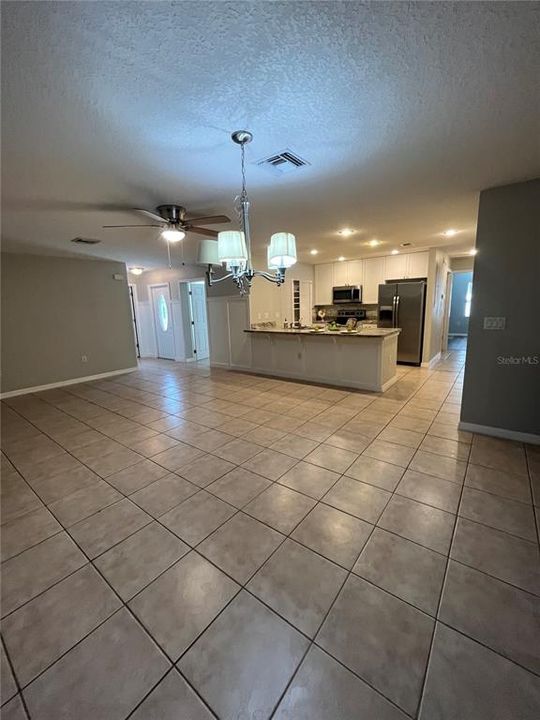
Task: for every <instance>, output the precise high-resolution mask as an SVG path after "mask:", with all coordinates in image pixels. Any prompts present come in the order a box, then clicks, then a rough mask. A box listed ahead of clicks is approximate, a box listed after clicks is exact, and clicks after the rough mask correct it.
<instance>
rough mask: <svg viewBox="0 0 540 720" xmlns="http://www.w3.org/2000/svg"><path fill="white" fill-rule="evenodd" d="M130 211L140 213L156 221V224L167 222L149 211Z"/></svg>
mask: <svg viewBox="0 0 540 720" xmlns="http://www.w3.org/2000/svg"><path fill="white" fill-rule="evenodd" d="M132 210H134V211H135V212H139V213H142V214H143V215H146V216H147V217H149V218H152V220H157V221H158V222H162V223H164V222H167V221H166V220H164V219H163V218H162V217H161V215H158V214H157V213H155V212H152V211H151V210H143V209H142V208H132Z"/></svg>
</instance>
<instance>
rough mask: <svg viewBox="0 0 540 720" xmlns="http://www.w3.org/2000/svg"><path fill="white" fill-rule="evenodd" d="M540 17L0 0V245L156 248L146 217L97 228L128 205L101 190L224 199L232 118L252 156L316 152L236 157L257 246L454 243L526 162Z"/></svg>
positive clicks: (120, 251)
mask: <svg viewBox="0 0 540 720" xmlns="http://www.w3.org/2000/svg"><path fill="white" fill-rule="evenodd" d="M539 25H540V23H539V19H538V4H537V3H521V2H509V3H505V2H493V3H492V2H488V3H467V2H457V3H452V2H436V3H429V2H421V3H406V2H397V3H394V2H374V3H359V2H343V3H341V2H329V3H327V2H285V3H281V2H249V3H244V2H235V3H228V2H3V3H2V41H3V42H2V48H3V50H2V56H3V57H2V60H3V68H2V69H3V96H2V101H3V102H2V107H3V113H2V115H3V158H2V159H3V163H2V170H3V194H4V214H3V242H4V248H5V249H7V250H17V249H20V250H23V251H31V252H35V251H36V250H44V251H47V252H54V253H58V252H81V253H86V254H88V253H93V254H95V255H97V256H100V257H110V258H117V259H122V260H126V261H127V262H128V263H129V264H137V265H143V266H145V267H151V266H159V265H164V263H165V257H166V253H165V249H164V244H163V242H162V241H160V240H159V239H157V238H156V236H155V231H152V230H131V231H105V230H102V229H101V225H103V224H113V223H116V222H124V221H125V222H137V219H138V218H137V216H136V215H134V214H131V213H129V212H120V211H115V210H108V211H98V210H96V209H95V207H96V206H99V205H101V204H104V205H110V206H113V207H114V206H116V205H118V206H128V207H130V206H139V207H141V206H142V207H149V208H152V207H154V206H155V205H157V204H160V203H167V202H179V203H181V204H182V205H185V206H187V208H188V209H189V210H192V211H193V212H198V211H202V212H204V213H209V212H212V213H213V212H217V213H227V214H229V215H231V216H232V213H233V210H232V204H233V197H234V195H235V194H236V192H237V189H238V182H239V157H238V148H237V147H236V146H233V145H232V143H231V142H230V140H229V134H230V132H231V131H232V130H234V129H237V128H241V127H246V128H249V129H250V130H252V132H253V133H254V135H255V139H254V142H253V143H252V145H251V146H250V147H249V160H250V161H255V160H259V159H260V158H261V157H264V156H266V155H268V154H271V153H273V152H275V151H279V150H282V149H284V148H285V147H289V148H292V149H293V150H295V151H296V152H297V153H298V154H299V155H300V156H301V157H303V158H305V159H307V160H308V161H309V162H310V163H311V165H310V166H309V167H307V168H303V169H301V170H298V171H296V172H294V173H292V174H290V175H287V176H282V177H274V176H273V175H271V174H269V173H268V172H267V171H265V170H263V169H260V168H258V167H256V166H254V165H251V164H250V165H249V166H248V183H249V187H250V189H251V199H252V201H253V207H252V224H253V231H254V239H255V242H256V244H257V245H258V246H260V247H261V248H262V247H263V245H264V244H265V243H266V241H267V240H266V239H267V238H268V236H269V234H270V233H271V232H273V231H274V232H275V231H277V230H282V229H287V230H290V231H291V232H294V233H295V234H296V235H297V239H298V246H299V250H300V255H301V258H302V259H306V260H308V261H311V260H313V259H314V258H312V257H311V256H310V255H309V254H308V251H309V249H310V248H317V249H318V250H319V251H320V253H319V255H318V256H317V258H316V260H317V261H320V260H326V259H334V258H335V257H337V256H338V255H345V256H347V257H359V256H363V255H366V254H369V253H370V252H372V251H371V250H370V249H369V248H367V247H366V246H365V244H364V243H365V242H366V241H368V240H369V239H371V238H373V237H376V238H378V239H380V240H381V241H382V242H383V243H384V244H383V245H382V246H381V248H379V251H380V250H381V249H382V250H383V251H387V250H389V249H390V248H392V247H395V246H397V245H399V243H401V242H412V243H414V245H415V246H416V247H422V246H433V245H448V243H449V241H448V240H447V239H444V238H442V237H441V232H442V231H443V230H444V229H445V228H449V227H452V228H456V229H458V230H460V233H459V234H458V235H456V236H455V238H453V240H452V243H453V250H454V251H455V252H457V251H459V250H463V249H464V248H468V247H470V246H471V245H472V243H473V241H474V230H475V224H476V214H477V204H478V193H479V191H480V190H481V189H483V188H486V187H490V186H493V185H498V184H504V183H508V182H513V181H518V180H522V179H526V178H530V177H534V176H535V175H538V174H539V172H538V171H539V168H540V150H539V145H538V131H539V129H540V128H539V107H540V105H539V100H540V97H539V87H538V67H539V59H540V58H539V51H538V31H539ZM344 226H349V227H353V228H355V229H356V230H357V232H356V233H355V235H353V236H352V237H350V238H348V239H345V238H341V237H339V236H338V235H337V234H336V231H337V230H338V229H339V228H340V227H344ZM218 229H219V228H218ZM75 236H83V237H94V238H100V239H101V240H102V243H101V244H100V245H97V246H95V247H94V248H91V249H88V248H87V247H79V246H75V245H73V244H71V243H70V242H69V240H70V239H71V238H73V237H75ZM196 244H197V241H196V239H195V238H192V239H188V241H187V243H186V247H185V253H186V258H189V257H190V256H191V255H192V254H193V253H194V251H195V249H196ZM175 255H176V257H177V256H178V250H176V249H175Z"/></svg>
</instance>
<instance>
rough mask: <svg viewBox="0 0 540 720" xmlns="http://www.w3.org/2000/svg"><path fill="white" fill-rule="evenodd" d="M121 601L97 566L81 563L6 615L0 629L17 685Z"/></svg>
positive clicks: (22, 682)
mask: <svg viewBox="0 0 540 720" xmlns="http://www.w3.org/2000/svg"><path fill="white" fill-rule="evenodd" d="M120 605H121V603H120V600H119V599H118V598H117V597H116V595H115V594H114V592H113V591H112V590H111V589H110V587H109V586H108V585H107V583H106V582H105V581H104V580H103V579H102V578H101V577H100V575H99V574H98V573H97V572H96V570H95V569H94V568H93V567H92V566H91V565H86V566H85V567H83V568H81V569H80V570H77V572H75V573H73V574H72V575H70V576H69V577H67V578H66V579H65V580H62V581H61V582H59V583H57V584H56V585H54V586H53V587H51V588H50V589H49V590H47V591H46V592H44V593H43V594H42V595H39V597H36V598H34V599H33V600H31V601H30V602H29V603H27V604H26V605H24V606H23V607H21V608H19V610H17V611H16V612H14V613H12V614H11V615H10V616H9V617H7V618H5V619H4V621H3V623H2V632H3V635H4V639H5V642H6V646H7V649H8V652H9V655H10V658H11V661H12V663H13V667H14V670H15V673H16V675H17V678H18V680H19V683H20V685H21V687H24V686H25V685H27V684H28V683H29V682H30V681H31V680H33V679H34V678H35V677H36V676H37V675H38V674H39V673H41V672H43V670H45V669H46V668H47V667H48V666H49V665H51V664H52V663H53V662H54V661H55V660H56V659H57V658H59V657H60V656H61V655H62V654H63V653H65V652H67V651H68V650H69V649H70V648H72V647H73V646H74V645H75V644H76V643H77V642H79V640H82V638H83V637H85V636H86V635H87V634H88V633H89V632H91V631H92V630H93V629H94V628H95V627H97V626H98V625H99V624H100V623H102V622H103V621H104V620H106V619H107V618H108V617H109V616H110V615H112V614H113V612H115V611H116V610H118V608H119V607H120Z"/></svg>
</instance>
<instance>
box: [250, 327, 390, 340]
mask: <svg viewBox="0 0 540 720" xmlns="http://www.w3.org/2000/svg"><path fill="white" fill-rule="evenodd" d="M388 330H389V331H390V332H388V333H384V334H382V335H381V334H380V333H370V332H360V333H357V332H354V333H342V332H339V331H332V330H326V331H324V330H323V331H321V332H316V333H314V332H310V331H309V330H284V329H283V330H281V329H279V328H277V329H272V328H260V329H258V330H254V329H251V328H249V329H246V330H244V332H247V333H253V334H254V335H256V334H261V333H267V334H271V335H308V336H309V337H341V338H344V337H350V338H362V337H370V338H381V339H382V338H386V337H392V336H393V335H399V333H400V332H401V328H388Z"/></svg>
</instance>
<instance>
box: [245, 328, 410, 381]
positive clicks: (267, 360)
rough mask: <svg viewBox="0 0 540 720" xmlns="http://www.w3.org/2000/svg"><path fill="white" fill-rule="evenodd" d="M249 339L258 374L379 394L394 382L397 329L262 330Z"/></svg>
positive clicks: (251, 335)
mask: <svg viewBox="0 0 540 720" xmlns="http://www.w3.org/2000/svg"><path fill="white" fill-rule="evenodd" d="M245 332H247V333H249V334H250V338H251V365H252V370H253V372H256V373H260V374H261V375H272V376H276V377H284V378H291V379H292V380H306V381H307V382H317V383H323V384H327V385H337V386H339V387H349V388H354V389H357V390H373V391H376V392H383V391H384V390H387V389H388V388H389V387H390V386H391V385H393V384H394V383H395V382H396V380H397V375H396V360H397V340H398V335H399V333H400V330H399V328H377V327H369V326H367V327H364V328H361V329H360V330H358V331H354V332H345V331H332V330H320V331H317V332H315V331H313V330H309V329H302V330H296V329H295V330H289V329H280V328H260V329H252V330H246V331H245Z"/></svg>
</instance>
